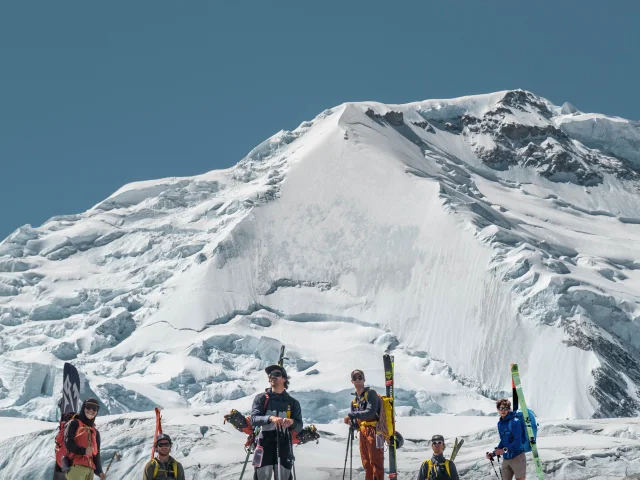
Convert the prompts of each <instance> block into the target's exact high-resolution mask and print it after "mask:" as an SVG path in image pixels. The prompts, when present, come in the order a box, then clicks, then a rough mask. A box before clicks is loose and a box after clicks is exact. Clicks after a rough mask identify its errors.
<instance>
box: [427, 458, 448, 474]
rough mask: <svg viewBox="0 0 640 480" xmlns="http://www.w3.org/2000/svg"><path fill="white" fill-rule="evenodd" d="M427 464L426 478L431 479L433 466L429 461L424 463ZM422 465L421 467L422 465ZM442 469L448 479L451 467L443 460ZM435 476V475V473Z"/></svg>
mask: <svg viewBox="0 0 640 480" xmlns="http://www.w3.org/2000/svg"><path fill="white" fill-rule="evenodd" d="M424 463H426V464H427V476H426V478H431V472H432V470H433V469H434V465H433V463H432V462H431V460H427V461H426V462H424ZM424 463H423V465H424ZM444 469H445V470H446V471H447V475H448V476H449V478H451V467H450V466H449V460H445V461H444ZM436 476H437V473H436Z"/></svg>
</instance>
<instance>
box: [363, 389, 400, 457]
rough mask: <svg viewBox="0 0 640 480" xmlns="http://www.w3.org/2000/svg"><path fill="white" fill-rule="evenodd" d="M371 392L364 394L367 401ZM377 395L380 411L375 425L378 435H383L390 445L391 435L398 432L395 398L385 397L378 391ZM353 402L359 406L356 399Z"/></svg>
mask: <svg viewBox="0 0 640 480" xmlns="http://www.w3.org/2000/svg"><path fill="white" fill-rule="evenodd" d="M374 391H375V390H374ZM369 392H370V390H367V391H366V392H364V395H363V396H362V397H363V398H364V399H365V401H366V402H368V401H369ZM376 395H378V412H377V414H376V415H377V417H378V420H377V421H376V425H375V427H376V435H380V436H382V437H383V438H384V441H385V443H386V444H387V445H389V444H390V441H391V437H392V436H393V435H395V434H396V433H397V432H396V428H395V424H394V421H393V418H394V417H393V399H392V398H391V397H383V396H381V395H380V394H379V393H378V392H376ZM352 404H353V405H354V406H357V404H356V401H355V399H354V400H353V402H352Z"/></svg>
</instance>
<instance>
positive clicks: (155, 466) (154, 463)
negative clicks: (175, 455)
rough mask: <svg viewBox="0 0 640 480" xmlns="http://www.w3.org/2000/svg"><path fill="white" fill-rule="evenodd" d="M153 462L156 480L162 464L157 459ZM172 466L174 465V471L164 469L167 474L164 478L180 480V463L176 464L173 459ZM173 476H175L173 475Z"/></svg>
mask: <svg viewBox="0 0 640 480" xmlns="http://www.w3.org/2000/svg"><path fill="white" fill-rule="evenodd" d="M152 462H153V478H154V479H155V478H156V477H157V476H158V472H160V471H161V470H160V462H158V459H157V458H154V459H153V460H152ZM171 463H172V465H173V469H172V470H164V469H162V471H163V472H165V476H164V478H178V462H176V461H175V460H174V459H172V461H171ZM171 474H173V475H171Z"/></svg>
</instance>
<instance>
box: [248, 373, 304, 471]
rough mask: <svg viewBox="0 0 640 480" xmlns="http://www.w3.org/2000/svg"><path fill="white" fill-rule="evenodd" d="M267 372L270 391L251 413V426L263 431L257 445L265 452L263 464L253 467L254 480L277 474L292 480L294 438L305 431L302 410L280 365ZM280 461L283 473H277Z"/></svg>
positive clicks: (254, 404)
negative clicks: (293, 436) (289, 389)
mask: <svg viewBox="0 0 640 480" xmlns="http://www.w3.org/2000/svg"><path fill="white" fill-rule="evenodd" d="M265 372H266V373H267V375H268V377H269V383H270V385H271V388H268V389H267V390H266V391H265V392H264V393H261V394H259V395H257V396H256V398H255V399H254V400H253V408H252V409H251V425H253V426H254V427H261V430H260V435H259V436H258V439H257V442H258V445H259V446H261V447H262V448H263V449H264V450H263V456H262V463H261V465H260V466H259V467H254V468H255V472H254V475H253V478H254V480H270V479H271V477H272V475H273V474H274V473H275V475H276V477H275V478H276V479H278V480H289V479H290V478H291V469H292V466H293V460H294V459H293V458H292V450H293V449H292V444H291V434H292V432H297V433H300V431H301V430H302V427H303V423H302V409H301V408H300V402H298V401H297V400H296V399H295V398H293V397H292V396H291V395H289V393H288V392H287V389H288V388H289V377H288V375H287V371H286V370H285V369H284V368H283V367H281V366H280V365H271V366H269V367H267V368H266V369H265ZM278 453H279V454H280V456H279V457H278ZM278 459H279V460H280V472H277V473H276V471H277V469H278Z"/></svg>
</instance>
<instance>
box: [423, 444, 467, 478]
mask: <svg viewBox="0 0 640 480" xmlns="http://www.w3.org/2000/svg"><path fill="white" fill-rule="evenodd" d="M445 448H446V446H445V443H444V437H443V436H442V435H434V436H433V437H431V449H432V450H433V456H432V457H431V459H430V460H425V462H424V463H423V464H422V466H421V467H420V472H419V473H418V480H460V477H459V476H458V470H457V469H456V465H455V464H454V463H453V462H452V461H451V460H447V459H446V458H444V455H443V452H444V449H445Z"/></svg>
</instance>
